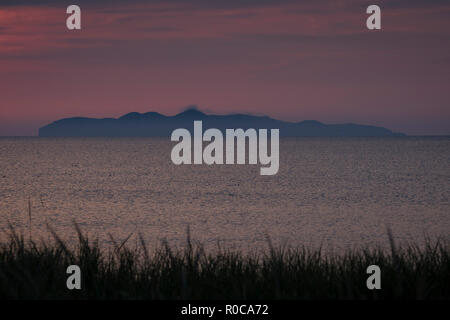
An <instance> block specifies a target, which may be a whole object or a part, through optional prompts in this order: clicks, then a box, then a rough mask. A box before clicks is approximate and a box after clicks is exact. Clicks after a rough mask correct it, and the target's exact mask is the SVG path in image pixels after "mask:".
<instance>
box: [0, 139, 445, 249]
mask: <svg viewBox="0 0 450 320" xmlns="http://www.w3.org/2000/svg"><path fill="white" fill-rule="evenodd" d="M172 146H173V143H171V142H170V141H169V139H155V138H85V139H79V138H76V139H71V138H55V139H52V138H1V139H0V238H1V239H4V238H5V236H6V232H7V230H8V228H7V226H8V223H11V224H12V225H13V226H15V228H17V229H18V230H22V231H23V232H24V233H25V235H27V236H28V234H29V232H30V233H31V234H32V237H33V238H35V239H40V238H43V239H47V238H48V237H50V236H49V232H48V229H47V227H46V224H47V223H48V224H49V225H51V226H52V228H53V229H54V230H55V231H56V232H57V233H58V234H59V235H60V236H61V237H62V238H65V239H67V240H69V241H71V240H73V239H75V232H74V227H73V221H76V222H77V223H78V224H79V225H80V227H81V228H82V230H84V231H85V232H86V233H88V234H89V235H90V236H91V237H94V238H95V237H98V238H99V239H100V240H101V241H102V243H105V244H107V243H109V241H110V240H109V239H110V238H109V234H111V235H112V236H113V237H114V238H115V239H116V240H117V241H122V240H124V239H125V238H126V237H128V235H130V234H132V233H133V234H132V236H131V238H130V240H129V242H130V243H135V242H136V241H137V234H138V233H141V234H142V236H143V237H144V239H145V240H146V241H147V242H148V243H149V245H150V246H151V245H152V244H157V243H160V241H161V240H163V239H166V240H167V241H168V242H169V244H171V245H174V246H178V245H184V244H185V243H186V229H187V226H189V227H190V231H191V236H192V238H193V239H195V240H199V241H200V242H202V243H203V244H204V245H206V246H208V247H217V243H218V242H219V243H220V244H221V246H226V247H232V248H240V249H242V250H248V249H261V248H262V249H264V248H267V246H268V242H267V236H269V237H270V238H271V240H272V242H273V243H275V244H283V243H287V244H288V245H291V246H298V245H306V246H308V247H311V248H317V247H318V246H322V247H324V248H326V249H327V250H342V249H345V248H357V247H360V246H365V245H376V244H381V245H386V244H387V243H388V242H387V228H388V227H389V228H390V229H391V230H392V233H393V235H394V237H395V239H396V240H397V241H399V242H405V241H406V242H415V243H421V242H423V240H424V238H425V237H430V238H436V237H441V238H442V239H444V240H445V241H448V240H450V202H449V199H450V138H300V139H282V140H281V144H280V170H279V172H278V174H277V175H275V176H261V175H260V174H259V168H260V165H221V166H220V165H215V166H206V165H200V166H199V165H197V166H194V165H182V166H175V165H173V164H172V162H171V160H170V151H171V148H172ZM29 203H30V204H31V205H30V207H31V223H30V220H29V218H30V217H29V210H28V207H29Z"/></svg>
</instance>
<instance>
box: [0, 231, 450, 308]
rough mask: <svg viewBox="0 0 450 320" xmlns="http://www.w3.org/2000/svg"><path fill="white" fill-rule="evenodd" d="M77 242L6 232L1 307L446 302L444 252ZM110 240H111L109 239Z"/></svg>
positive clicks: (432, 245) (449, 283)
mask: <svg viewBox="0 0 450 320" xmlns="http://www.w3.org/2000/svg"><path fill="white" fill-rule="evenodd" d="M76 230H77V233H78V243H77V245H75V246H73V247H69V246H68V245H66V244H65V243H64V242H63V241H62V240H61V239H60V238H59V237H58V236H57V235H56V234H55V233H54V232H53V238H54V241H50V242H45V241H40V242H35V241H32V240H31V239H28V240H27V239H25V237H24V236H23V235H21V234H18V233H16V232H15V231H14V229H12V228H11V232H10V237H9V241H6V242H4V243H1V244H0V298H1V299H202V300H203V299H449V298H450V250H449V246H448V245H444V244H443V243H442V242H439V241H435V242H431V241H428V242H427V244H426V245H425V246H423V247H418V246H407V247H403V248H396V246H395V245H394V242H393V241H392V238H391V250H390V251H388V252H386V250H382V249H376V248H375V249H374V248H372V249H370V250H369V249H366V250H364V249H363V250H360V251H349V252H347V253H345V254H342V255H336V256H326V255H324V254H322V253H321V251H320V250H317V251H311V250H308V249H306V248H298V249H292V248H273V247H272V245H271V244H270V240H269V241H268V244H269V249H268V250H267V252H259V253H251V254H242V253H240V252H237V251H230V250H223V249H219V250H218V251H217V252H215V253H208V252H205V250H204V248H203V247H202V246H201V245H200V244H193V243H192V241H191V239H190V236H189V232H188V237H187V246H186V247H185V248H183V249H178V250H174V249H173V248H170V247H169V246H168V245H167V243H164V242H163V243H162V244H161V245H159V246H158V248H157V249H154V250H151V251H149V250H148V249H147V246H146V244H145V242H144V241H143V239H142V237H139V239H140V241H139V245H136V246H133V247H132V248H130V247H129V246H126V245H125V243H126V241H124V242H122V243H115V246H114V247H113V248H111V249H102V248H101V247H100V246H99V245H98V242H97V241H91V240H90V239H88V238H87V237H86V236H85V235H84V234H83V233H82V232H81V231H80V229H79V228H78V227H77V226H76ZM112 240H114V239H112ZM72 264H75V265H78V266H80V268H81V270H82V289H81V290H68V289H67V288H66V280H67V277H68V275H67V274H66V268H67V267H68V266H69V265H72ZM372 264H376V265H378V266H379V267H380V268H381V288H382V289H381V290H368V289H367V287H366V280H367V278H368V276H369V275H368V274H366V268H367V267H368V266H369V265H372Z"/></svg>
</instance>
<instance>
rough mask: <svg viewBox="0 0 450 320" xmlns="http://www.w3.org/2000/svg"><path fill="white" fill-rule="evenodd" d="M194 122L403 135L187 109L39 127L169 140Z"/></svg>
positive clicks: (70, 133) (50, 131) (57, 132)
mask: <svg viewBox="0 0 450 320" xmlns="http://www.w3.org/2000/svg"><path fill="white" fill-rule="evenodd" d="M195 120H201V121H202V122H203V128H204V129H208V128H217V129H219V130H222V131H225V129H237V128H241V129H244V130H245V129H249V128H254V129H280V136H282V137H388V136H405V134H403V133H396V132H393V131H391V130H389V129H386V128H383V127H378V126H370V125H360V124H353V123H347V124H324V123H321V122H319V121H315V120H305V121H301V122H288V121H282V120H277V119H273V118H270V117H268V116H255V115H250V114H229V115H215V114H206V113H204V112H202V111H200V110H198V109H196V108H189V109H187V110H185V111H183V112H181V113H179V114H176V115H174V116H165V115H163V114H161V113H158V112H146V113H139V112H130V113H127V114H125V115H123V116H121V117H120V118H102V119H98V118H84V117H74V118H65V119H61V120H57V121H55V122H52V123H50V124H48V125H46V126H44V127H41V128H39V136H40V137H170V135H171V133H172V131H173V130H175V129H178V128H186V129H188V130H190V131H191V132H192V130H193V123H194V121H195Z"/></svg>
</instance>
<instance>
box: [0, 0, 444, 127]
mask: <svg viewBox="0 0 450 320" xmlns="http://www.w3.org/2000/svg"><path fill="white" fill-rule="evenodd" d="M9 2H11V4H9ZM23 2H25V1H23ZM113 2H114V5H111V1H109V2H108V1H102V0H92V1H88V2H86V1H79V4H80V7H81V9H82V28H83V29H82V30H81V31H68V30H67V29H66V26H65V19H66V17H67V15H66V13H65V10H66V7H65V6H64V5H61V4H58V2H57V1H50V0H49V1H36V2H32V3H40V5H34V6H29V5H22V4H21V1H8V0H6V2H5V3H6V4H4V5H2V4H0V135H36V134H37V129H38V128H39V127H40V126H42V125H45V124H48V123H49V122H52V121H54V120H57V119H59V118H63V117H71V116H90V117H118V116H121V115H123V114H125V113H128V112H131V111H138V112H147V111H158V112H161V113H164V114H175V113H177V112H179V111H180V110H181V109H183V108H184V107H185V106H187V105H191V104H195V105H198V107H199V108H200V109H202V110H206V111H207V112H211V113H231V112H248V113H253V114H266V115H269V116H271V117H274V118H278V119H284V120H290V121H301V120H305V119H315V120H319V121H322V122H325V123H343V122H355V123H361V124H372V125H379V126H385V127H387V128H389V129H392V130H394V131H400V132H405V133H408V134H417V135H422V134H425V135H434V134H437V135H439V134H446V135H448V134H450V90H449V87H450V72H449V71H450V68H449V67H450V41H449V40H450V5H448V4H446V2H445V1H424V0H411V1H403V0H399V1H379V5H380V7H381V8H382V28H383V29H382V30H381V31H369V30H367V29H366V27H365V19H366V17H367V15H366V14H365V8H366V7H367V5H369V4H372V3H370V2H367V3H366V2H365V1H353V0H342V1H332V0H318V1H309V2H307V3H305V2H300V1H289V0H285V1H283V0H279V1H275V0H274V1H271V0H261V1H259V2H258V1H237V0H228V1H226V0H222V1H219V0H210V1H205V0H192V1H183V2H177V1H173V0H167V1H150V2H143V1H138V0H134V1H127V2H125V1H113ZM242 3H247V4H246V5H243V4H242Z"/></svg>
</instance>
